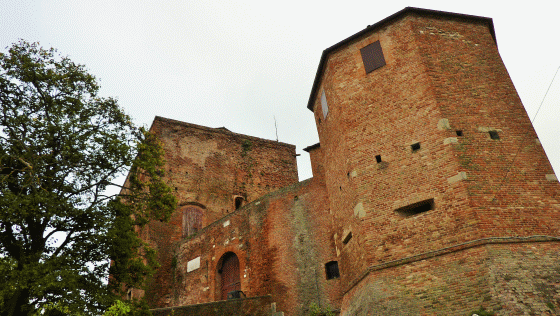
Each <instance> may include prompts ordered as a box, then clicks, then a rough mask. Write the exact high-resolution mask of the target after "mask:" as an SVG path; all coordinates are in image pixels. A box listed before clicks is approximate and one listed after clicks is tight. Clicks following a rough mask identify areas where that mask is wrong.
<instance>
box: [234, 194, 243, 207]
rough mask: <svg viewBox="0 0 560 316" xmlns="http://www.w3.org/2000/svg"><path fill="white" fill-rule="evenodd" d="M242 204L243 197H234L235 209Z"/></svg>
mask: <svg viewBox="0 0 560 316" xmlns="http://www.w3.org/2000/svg"><path fill="white" fill-rule="evenodd" d="M241 205H243V198H242V197H241V196H236V197H235V209H236V210H237V209H239V208H240V207H241Z"/></svg>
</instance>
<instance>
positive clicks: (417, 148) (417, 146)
mask: <svg viewBox="0 0 560 316" xmlns="http://www.w3.org/2000/svg"><path fill="white" fill-rule="evenodd" d="M410 148H411V149H412V151H417V150H419V149H420V143H414V144H412V145H410Z"/></svg>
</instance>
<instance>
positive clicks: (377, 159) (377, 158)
mask: <svg viewBox="0 0 560 316" xmlns="http://www.w3.org/2000/svg"><path fill="white" fill-rule="evenodd" d="M375 160H376V161H377V163H380V162H381V155H377V156H375Z"/></svg>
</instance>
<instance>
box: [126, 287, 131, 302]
mask: <svg viewBox="0 0 560 316" xmlns="http://www.w3.org/2000/svg"><path fill="white" fill-rule="evenodd" d="M126 299H127V300H129V301H131V300H132V289H128V291H127V292H126Z"/></svg>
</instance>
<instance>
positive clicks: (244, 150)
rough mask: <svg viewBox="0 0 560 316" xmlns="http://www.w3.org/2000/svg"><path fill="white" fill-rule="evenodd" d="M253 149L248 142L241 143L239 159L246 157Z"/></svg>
mask: <svg viewBox="0 0 560 316" xmlns="http://www.w3.org/2000/svg"><path fill="white" fill-rule="evenodd" d="M252 148H253V143H251V141H250V140H248V139H246V140H244V141H243V143H241V157H245V156H247V153H248V152H249V151H251V149H252Z"/></svg>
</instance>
